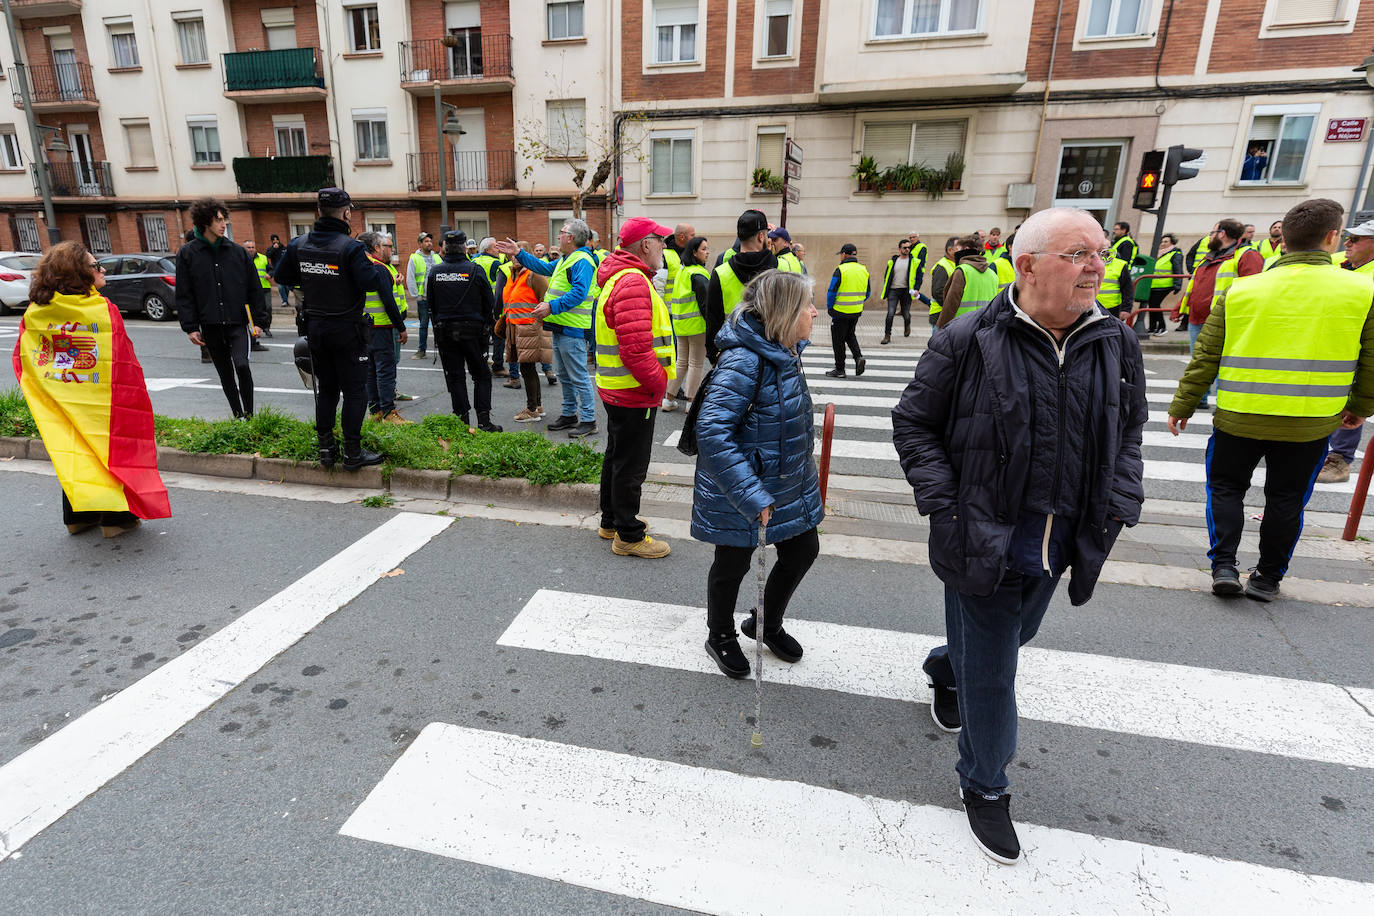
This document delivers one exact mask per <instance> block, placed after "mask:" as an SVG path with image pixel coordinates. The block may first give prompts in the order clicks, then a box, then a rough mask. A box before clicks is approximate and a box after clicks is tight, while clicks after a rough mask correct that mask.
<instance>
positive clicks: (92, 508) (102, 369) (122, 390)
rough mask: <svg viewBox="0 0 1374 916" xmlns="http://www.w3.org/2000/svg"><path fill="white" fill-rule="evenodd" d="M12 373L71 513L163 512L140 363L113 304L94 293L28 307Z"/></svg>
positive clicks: (166, 514) (144, 514) (60, 297)
mask: <svg viewBox="0 0 1374 916" xmlns="http://www.w3.org/2000/svg"><path fill="white" fill-rule="evenodd" d="M14 374H15V376H17V377H18V379H19V387H20V389H21V390H22V391H23V392H24V398H25V399H26V400H27V401H28V403H29V411H30V412H31V413H32V414H33V418H34V420H35V422H37V424H38V432H39V434H40V435H42V437H43V444H44V445H45V446H46V447H47V449H48V454H49V455H50V456H51V458H52V463H53V468H54V469H55V470H56V471H57V477H58V479H59V480H60V481H61V482H62V489H63V491H64V492H66V494H67V499H68V500H69V501H70V502H71V504H72V508H73V509H75V510H76V511H78V512H119V511H128V512H132V513H133V514H134V515H136V516H138V517H139V518H168V517H170V516H171V514H172V510H171V507H170V506H169V505H168V501H167V488H166V487H165V486H163V484H162V478H161V477H160V476H159V475H158V473H157V445H156V444H155V442H154V441H153V405H152V402H151V401H150V400H149V399H148V388H147V385H146V384H145V383H144V381H143V367H142V366H140V365H139V364H138V359H137V358H136V357H135V356H134V348H133V344H132V343H130V342H129V337H128V335H127V334H125V332H124V320H123V318H122V317H121V316H120V314H119V310H118V309H116V308H115V307H114V305H113V304H111V303H110V302H109V301H108V300H107V299H105V297H103V296H101V295H99V294H98V293H96V291H95V290H94V289H93V290H91V292H90V293H88V294H87V295H85V296H74V295H67V294H63V293H59V294H57V295H56V296H54V297H53V300H52V301H51V302H49V303H47V304H44V305H37V304H33V305H30V306H29V308H28V311H27V312H25V314H24V318H23V320H22V322H21V323H20V325H19V343H18V345H17V346H15V348H14Z"/></svg>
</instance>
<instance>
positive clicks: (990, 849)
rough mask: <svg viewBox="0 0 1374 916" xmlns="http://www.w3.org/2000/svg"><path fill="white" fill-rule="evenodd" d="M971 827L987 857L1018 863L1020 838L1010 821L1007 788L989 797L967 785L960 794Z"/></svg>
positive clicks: (1003, 861) (1009, 797)
mask: <svg viewBox="0 0 1374 916" xmlns="http://www.w3.org/2000/svg"><path fill="white" fill-rule="evenodd" d="M961 799H962V801H963V803H964V813H966V814H967V815H968V829H969V832H970V833H972V834H973V839H974V841H975V842H977V843H978V848H979V849H981V850H983V852H985V853H987V856H988V858H990V859H992V860H993V861H994V862H1001V863H1002V864H1003V865H1015V864H1016V860H1017V859H1019V858H1021V841H1020V840H1018V839H1017V838H1016V828H1015V827H1014V826H1012V823H1011V796H1010V795H1007V794H1006V793H1005V792H1004V793H1002V794H1001V795H997V796H994V797H992V798H988V797H987V796H986V795H984V794H982V793H981V792H975V791H973V790H972V789H965V790H964V791H963V793H962V794H961Z"/></svg>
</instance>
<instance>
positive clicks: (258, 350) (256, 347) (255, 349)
mask: <svg viewBox="0 0 1374 916" xmlns="http://www.w3.org/2000/svg"><path fill="white" fill-rule="evenodd" d="M249 349H251V350H252V351H253V352H254V353H266V352H267V351H268V350H270V349H271V347H266V346H263V345H262V344H260V343H258V342H257V341H256V340H255V341H253V345H252V346H251V347H250V348H249Z"/></svg>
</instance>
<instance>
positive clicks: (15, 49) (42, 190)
mask: <svg viewBox="0 0 1374 916" xmlns="http://www.w3.org/2000/svg"><path fill="white" fill-rule="evenodd" d="M4 3H5V24H6V26H8V27H9V33H10V51H11V53H13V54H14V77H15V81H16V82H17V83H19V98H20V100H21V101H22V102H23V103H24V120H25V121H27V122H28V125H29V140H30V142H32V144H33V175H34V178H35V179H36V180H37V181H38V196H39V197H41V198H43V220H44V222H46V223H47V224H48V244H50V245H56V244H57V243H58V242H60V241H62V230H61V229H58V228H57V217H56V216H55V215H54V214H53V209H52V184H51V182H50V181H49V180H48V166H47V161H46V160H45V159H44V156H43V141H42V138H41V137H40V136H39V133H38V131H39V128H43V129H45V130H50V131H57V130H58V128H55V127H47V126H46V125H43V124H39V123H38V122H37V121H35V120H34V118H33V96H32V95H31V94H30V93H29V70H28V67H26V66H24V57H23V55H22V53H21V52H20V50H19V35H18V33H17V32H15V29H14V13H13V12H11V10H10V0H4ZM56 143H58V144H61V145H62V146H63V147H66V148H67V152H71V148H70V147H67V144H66V143H64V142H63V141H62V138H61V137H58V138H57V140H56ZM54 149H56V147H54Z"/></svg>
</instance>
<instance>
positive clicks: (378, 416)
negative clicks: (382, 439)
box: [367, 410, 382, 423]
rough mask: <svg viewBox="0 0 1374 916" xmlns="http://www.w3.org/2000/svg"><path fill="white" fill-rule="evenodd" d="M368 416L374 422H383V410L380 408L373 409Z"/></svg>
mask: <svg viewBox="0 0 1374 916" xmlns="http://www.w3.org/2000/svg"><path fill="white" fill-rule="evenodd" d="M367 418H368V419H369V420H371V421H373V422H374V423H380V422H382V412H381V411H380V410H374V411H372V413H370V414H368V415H367Z"/></svg>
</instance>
